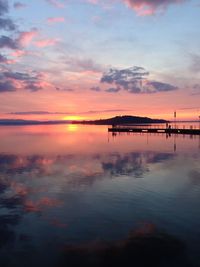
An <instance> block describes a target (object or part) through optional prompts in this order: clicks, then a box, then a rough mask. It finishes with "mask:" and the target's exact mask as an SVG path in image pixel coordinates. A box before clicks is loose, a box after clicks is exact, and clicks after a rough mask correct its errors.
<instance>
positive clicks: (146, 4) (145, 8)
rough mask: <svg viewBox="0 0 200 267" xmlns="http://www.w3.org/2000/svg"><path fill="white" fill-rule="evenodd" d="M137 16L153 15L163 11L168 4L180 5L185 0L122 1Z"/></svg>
mask: <svg viewBox="0 0 200 267" xmlns="http://www.w3.org/2000/svg"><path fill="white" fill-rule="evenodd" d="M122 1H123V2H124V3H125V4H126V5H127V6H128V7H130V8H132V9H133V10H135V11H136V13H137V14H138V15H139V16H149V15H154V14H155V13H156V12H157V11H163V10H165V9H166V8H167V7H168V5H170V4H180V3H183V2H185V1H186V0H122Z"/></svg>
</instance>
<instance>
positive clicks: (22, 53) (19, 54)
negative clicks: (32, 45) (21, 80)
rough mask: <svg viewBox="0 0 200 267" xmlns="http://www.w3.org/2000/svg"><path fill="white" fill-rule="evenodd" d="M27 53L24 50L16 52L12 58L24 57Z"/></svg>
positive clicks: (12, 54)
mask: <svg viewBox="0 0 200 267" xmlns="http://www.w3.org/2000/svg"><path fill="white" fill-rule="evenodd" d="M26 54H27V52H26V51H24V50H15V51H14V52H12V53H11V56H13V57H22V56H24V55H26Z"/></svg>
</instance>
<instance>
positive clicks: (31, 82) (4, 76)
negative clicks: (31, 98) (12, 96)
mask: <svg viewBox="0 0 200 267" xmlns="http://www.w3.org/2000/svg"><path fill="white" fill-rule="evenodd" d="M0 78H1V80H2V87H1V88H2V90H0V92H1V93H3V92H7V91H9V92H11V91H16V90H17V89H18V87H19V88H20V89H25V90H29V91H32V92H36V91H39V90H42V89H43V87H42V86H41V85H40V82H41V77H40V74H36V75H35V74H28V73H23V72H13V71H11V70H10V71H8V70H7V71H4V72H2V73H1V74H0ZM15 81H18V82H19V83H18V87H16V86H14V82H15ZM6 85H7V86H6Z"/></svg>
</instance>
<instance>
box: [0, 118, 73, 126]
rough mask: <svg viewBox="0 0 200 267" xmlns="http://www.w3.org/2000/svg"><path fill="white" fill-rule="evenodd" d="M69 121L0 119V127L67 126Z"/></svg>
mask: <svg viewBox="0 0 200 267" xmlns="http://www.w3.org/2000/svg"><path fill="white" fill-rule="evenodd" d="M68 123H71V121H66V120H57V121H35V120H15V119H0V125H8V126H9V125H13V126H17V125H50V124H68Z"/></svg>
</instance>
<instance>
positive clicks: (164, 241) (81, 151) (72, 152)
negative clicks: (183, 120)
mask: <svg viewBox="0 0 200 267" xmlns="http://www.w3.org/2000/svg"><path fill="white" fill-rule="evenodd" d="M0 140H1V142H0V264H1V266H2V267H3V266H5V267H6V266H20V267H28V266H39V267H40V266H43V267H44V266H53V267H54V266H78V264H80V262H81V263H82V264H80V266H116V261H118V263H120V264H121V266H150V264H153V266H200V209H199V200H200V137H199V136H196V137H191V136H174V135H172V136H171V137H166V136H165V135H164V134H163V135H162V134H151V135H147V134H142V135H141V134H129V135H127V134H120V135H116V136H112V134H108V132H107V128H106V127H105V126H76V125H57V126H25V127H0ZM102 255H103V256H102ZM79 260H80V261H79ZM98 261H100V262H101V264H100V265H98ZM123 261H125V262H123ZM74 262H75V263H74ZM107 262H108V263H107ZM73 264H74V265H73ZM106 264H108V265H106ZM112 264H113V265H112ZM129 264H130V265H129ZM133 264H134V265H133Z"/></svg>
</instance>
